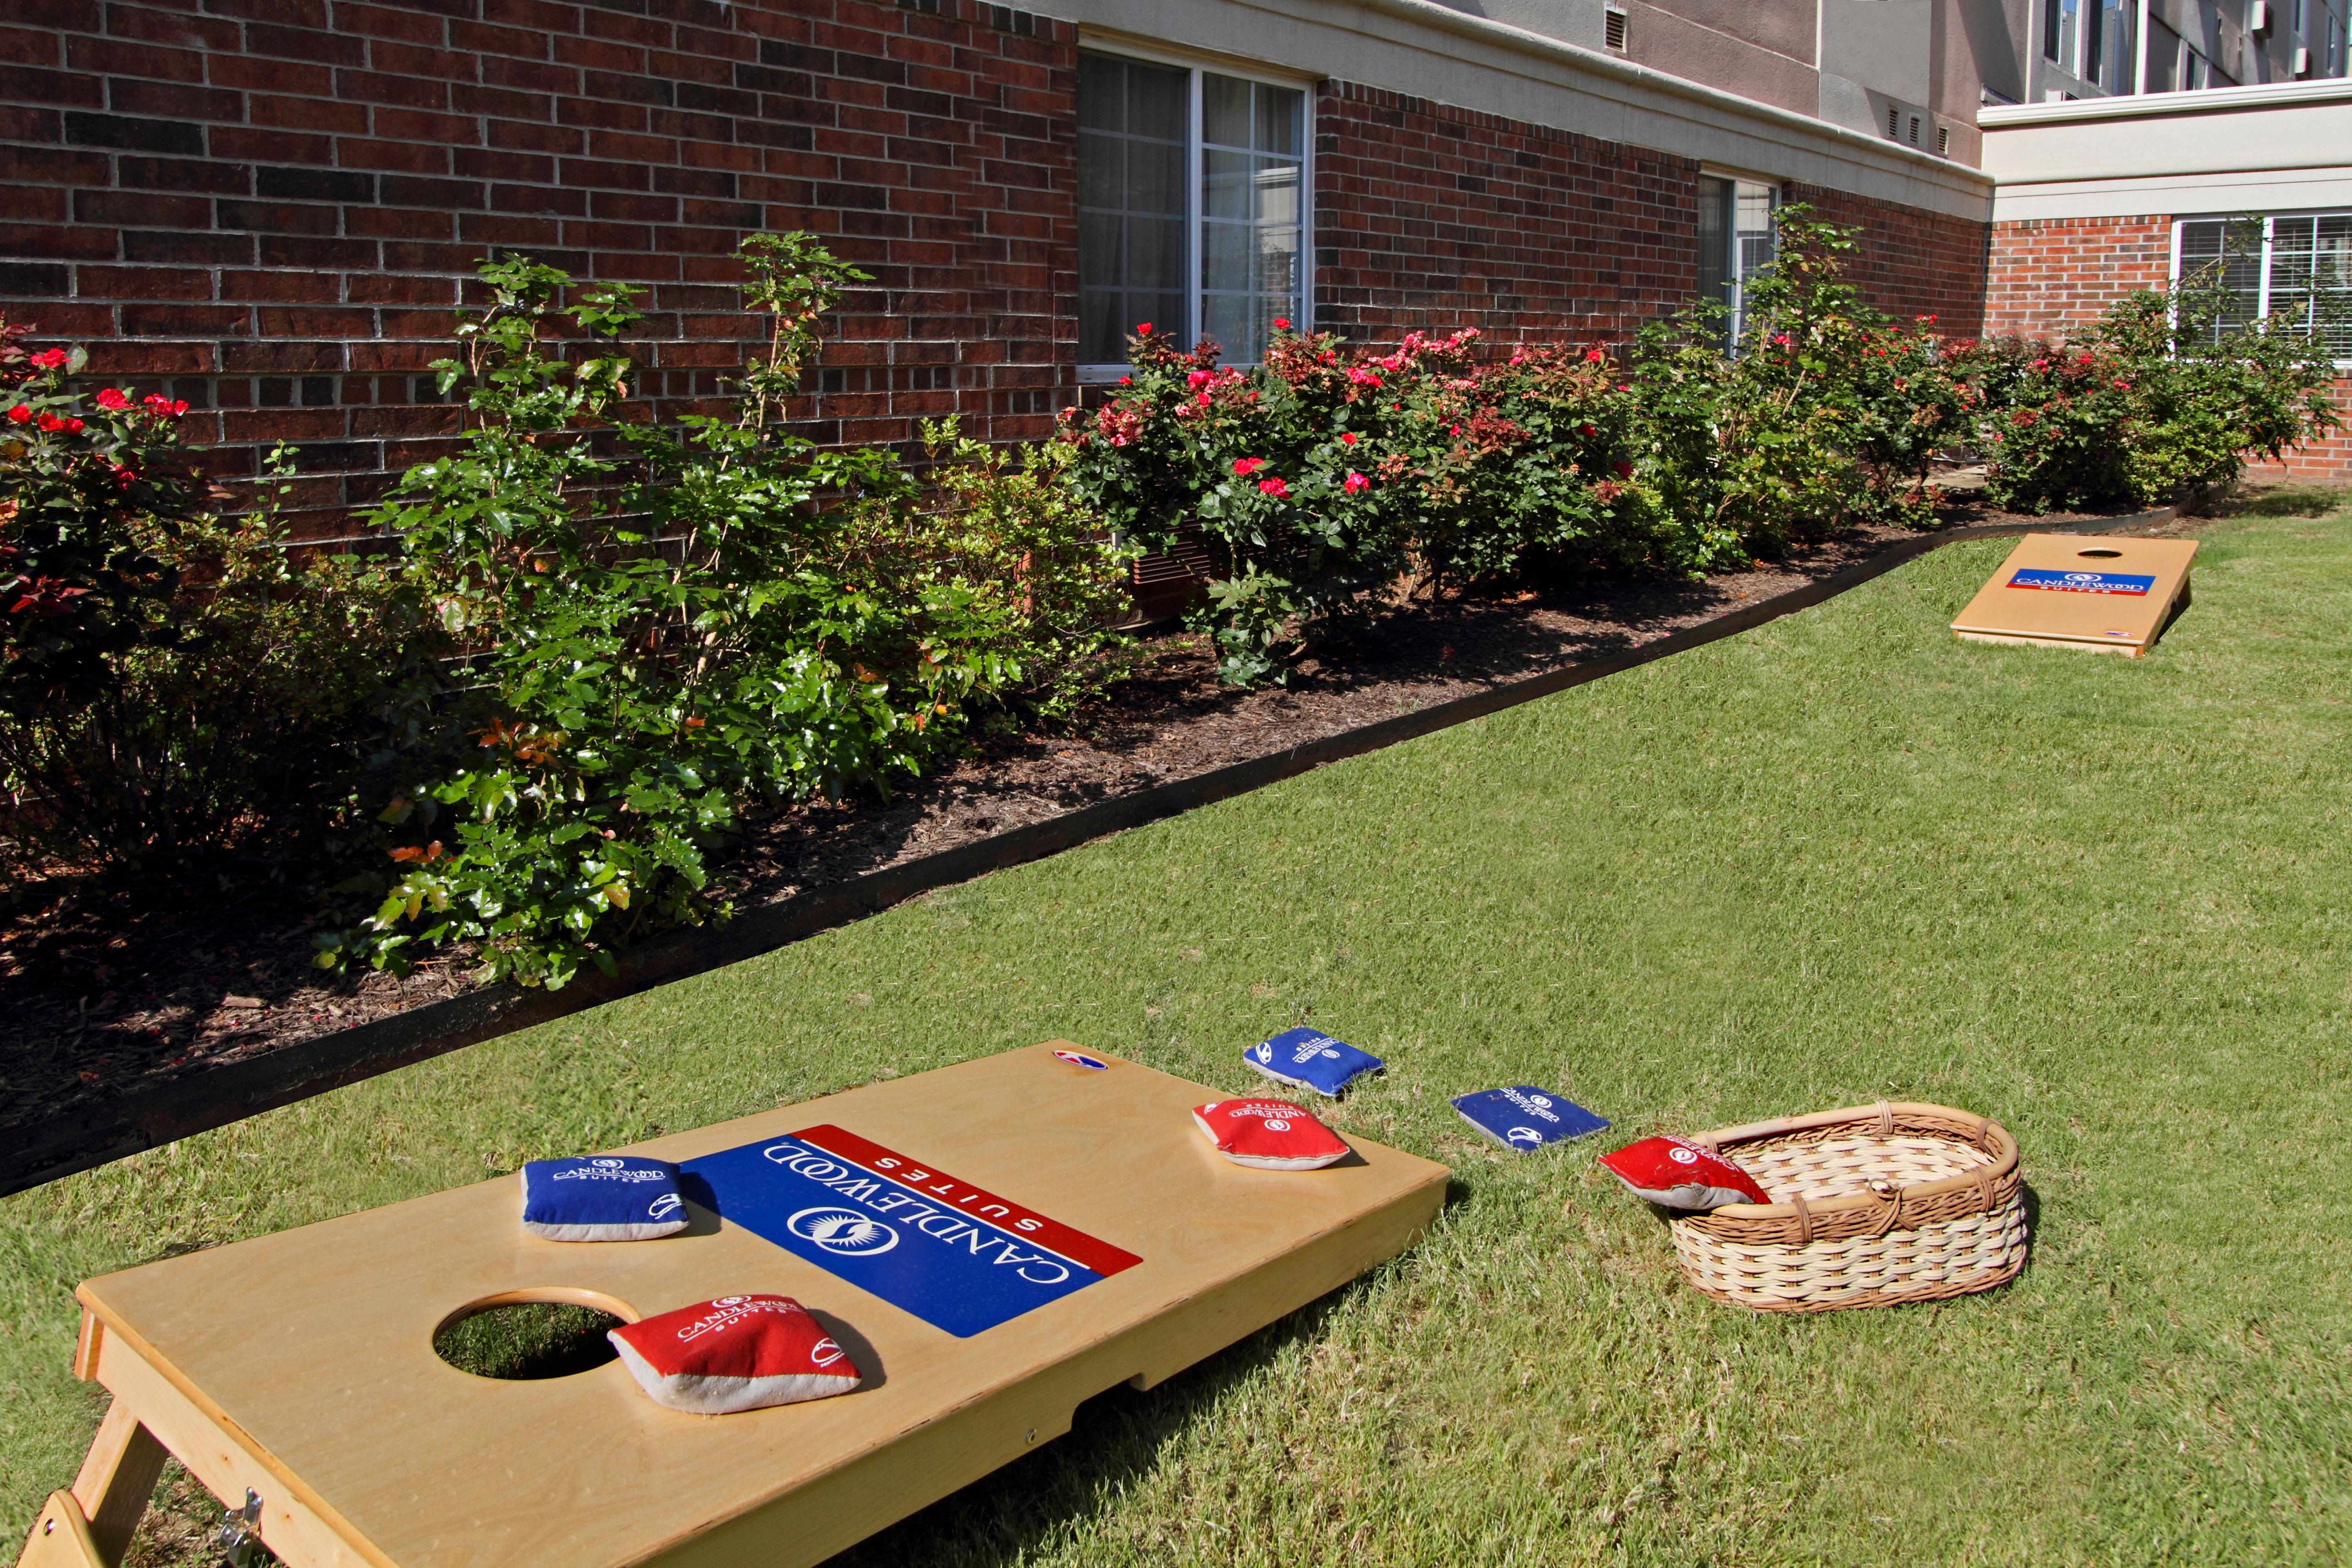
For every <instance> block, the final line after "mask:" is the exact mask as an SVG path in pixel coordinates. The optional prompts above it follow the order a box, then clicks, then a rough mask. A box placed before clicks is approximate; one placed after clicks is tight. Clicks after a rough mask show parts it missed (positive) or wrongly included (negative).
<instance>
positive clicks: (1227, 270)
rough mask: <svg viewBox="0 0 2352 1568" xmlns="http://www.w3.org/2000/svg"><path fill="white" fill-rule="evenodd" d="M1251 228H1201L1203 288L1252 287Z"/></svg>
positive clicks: (1214, 225)
mask: <svg viewBox="0 0 2352 1568" xmlns="http://www.w3.org/2000/svg"><path fill="white" fill-rule="evenodd" d="M1250 234H1251V229H1250V226H1249V225H1247V224H1243V223H1204V224H1202V226H1201V287H1202V288H1203V289H1247V288H1248V287H1249V286H1250ZM1218 341H1219V342H1223V339H1219V340H1218Z"/></svg>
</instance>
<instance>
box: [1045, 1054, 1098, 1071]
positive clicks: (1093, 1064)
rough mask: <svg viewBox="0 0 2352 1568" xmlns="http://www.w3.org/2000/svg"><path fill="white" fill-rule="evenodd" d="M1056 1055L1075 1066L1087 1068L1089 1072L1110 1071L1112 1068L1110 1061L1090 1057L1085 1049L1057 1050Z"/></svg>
mask: <svg viewBox="0 0 2352 1568" xmlns="http://www.w3.org/2000/svg"><path fill="white" fill-rule="evenodd" d="M1054 1055H1055V1056H1056V1057H1058V1058H1061V1059H1062V1060H1063V1061H1066V1062H1067V1063H1069V1064H1070V1065H1071V1066H1072V1067H1074V1068H1086V1069H1087V1070H1088V1071H1089V1072H1108V1070H1109V1069H1110V1063H1108V1062H1107V1061H1105V1060H1103V1059H1102V1058H1100V1057H1090V1056H1088V1055H1087V1053H1086V1052H1084V1051H1055V1053H1054Z"/></svg>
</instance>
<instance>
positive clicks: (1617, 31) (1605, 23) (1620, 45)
mask: <svg viewBox="0 0 2352 1568" xmlns="http://www.w3.org/2000/svg"><path fill="white" fill-rule="evenodd" d="M1601 15H1602V21H1601V31H1602V32H1603V34H1604V35H1605V36H1606V37H1607V38H1608V42H1609V47H1611V48H1612V49H1615V50H1617V51H1618V52H1620V53H1621V54H1622V52H1623V51H1624V48H1625V13H1624V12H1622V11H1620V10H1618V9H1616V8H1615V7H1614V6H1612V7H1611V8H1610V9H1609V10H1607V11H1605V12H1603V13H1602V14H1601Z"/></svg>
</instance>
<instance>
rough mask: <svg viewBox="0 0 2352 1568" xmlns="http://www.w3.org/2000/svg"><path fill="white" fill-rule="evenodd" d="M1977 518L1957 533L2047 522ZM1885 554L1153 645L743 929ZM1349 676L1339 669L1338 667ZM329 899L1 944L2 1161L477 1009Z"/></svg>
mask: <svg viewBox="0 0 2352 1568" xmlns="http://www.w3.org/2000/svg"><path fill="white" fill-rule="evenodd" d="M1946 521H1947V523H1948V525H1950V526H1959V525H1964V524H1983V523H1996V524H1998V523H2004V522H2012V521H2015V522H2028V521H2030V522H2032V523H2034V524H2037V525H2040V526H2045V527H2046V526H2050V525H2053V524H2055V523H2059V522H2062V521H2069V520H2067V519H2064V518H2058V517H2047V518H2040V519H2031V520H2028V519H2012V518H2009V517H2007V516H2005V515H2003V514H2000V513H1993V512H1984V511H1979V510H1973V509H1968V508H1956V509H1954V510H1952V511H1951V512H1950V513H1949V514H1948V517H1947V519H1946ZM1908 537H1911V536H1909V535H1906V534H1899V533H1896V532H1894V531H1865V532H1862V533H1857V534H1854V535H1851V536H1848V537H1846V538H1843V539H1840V540H1836V541H1833V542H1829V543H1825V544H1822V545H1818V546H1814V547H1811V548H1809V549H1806V550H1803V551H1801V552H1797V553H1794V554H1792V555H1791V556H1790V557H1789V558H1788V559H1786V560H1782V561H1778V562H1772V563H1765V564H1762V565H1759V566H1758V567H1756V568H1754V569H1753V570H1750V571H1746V572H1738V573H1731V574H1725V575H1723V576H1719V577H1714V578H1709V579H1707V580H1706V581H1705V582H1698V583H1692V582H1681V581H1674V580H1668V579H1658V578H1643V579H1627V580H1618V581H1608V582H1600V583H1593V584H1585V585H1582V586H1580V587H1578V588H1576V589H1574V590H1570V591H1565V592H1559V593H1553V594H1547V595H1533V594H1530V595H1520V596H1517V597H1511V598H1504V599H1485V600H1469V601H1463V602H1455V603H1445V604H1440V605H1430V606H1424V607H1414V608H1412V609H1410V610H1406V611H1402V612H1400V613H1397V614H1395V615H1392V616H1388V617H1387V618H1386V619H1385V620H1384V621H1383V622H1382V623H1381V625H1380V626H1378V628H1377V629H1376V631H1374V632H1373V633H1371V634H1370V635H1367V636H1364V637H1360V638H1359V639H1358V640H1357V642H1356V644H1355V646H1352V647H1343V648H1332V649H1328V650H1324V656H1323V658H1309V659H1308V660H1307V661H1306V662H1305V664H1304V665H1303V667H1302V668H1300V669H1299V670H1298V672H1297V676H1296V677H1295V678H1294V679H1293V682H1292V684H1291V685H1290V687H1289V688H1288V689H1270V690H1263V691H1256V692H1250V693H1236V692H1234V691H1230V690H1227V689H1223V688H1221V687H1220V686H1219V685H1218V684H1217V682H1216V679H1215V668H1214V660H1213V658H1212V657H1211V656H1210V654H1209V653H1208V652H1207V650H1206V647H1205V641H1204V639H1202V638H1201V637H1196V636H1192V635H1188V634H1184V633H1180V632H1169V633H1165V634H1162V635H1160V636H1157V637H1153V638H1152V639H1150V643H1149V645H1148V647H1147V650H1146V651H1147V655H1148V657H1147V658H1146V659H1145V662H1144V664H1143V666H1142V668H1141V670H1140V672H1139V675H1138V677H1137V678H1136V679H1133V680H1132V681H1130V682H1129V683H1128V684H1126V685H1124V686H1122V687H1120V688H1119V689H1118V690H1117V691H1116V692H1115V693H1114V694H1113V695H1112V696H1111V697H1110V698H1109V699H1108V700H1106V701H1104V702H1102V703H1101V704H1099V705H1098V706H1097V708H1095V709H1094V710H1091V711H1089V712H1087V713H1085V714H1083V715H1082V716H1081V717H1080V718H1079V720H1078V721H1076V722H1075V723H1074V724H1073V725H1072V726H1071V727H1070V728H1069V729H1068V731H1066V732H1063V733H1055V734H1029V735H1023V736H1019V737H1016V738H1012V739H1008V740H1004V741H1001V742H992V743H989V744H987V745H984V746H982V748H980V749H979V750H978V751H977V752H975V753H974V754H972V755H971V756H969V757H967V758H965V759H964V760H963V761H962V762H961V763H958V764H957V765H956V766H955V767H954V768H952V769H950V770H949V771H946V772H943V773H939V774H936V775H934V776H933V777H930V778H928V779H925V780H922V781H920V782H919V783H916V784H911V785H908V786H907V787H905V788H902V789H900V790H898V791H897V792H896V793H895V794H894V795H892V796H891V797H890V798H889V799H888V800H887V801H884V800H879V799H875V798H865V799H857V800H852V801H848V802H845V803H842V804H840V805H824V804H818V805H809V806H805V807H802V808H796V809H794V810H792V811H788V812H784V813H781V814H779V815H777V816H774V817H773V818H772V819H770V820H767V821H764V822H761V823H760V824H758V825H756V826H755V827H754V830H753V831H752V833H751V835H750V836H749V838H748V840H747V842H746V843H745V845H744V846H743V847H742V848H741V850H740V852H739V853H738V854H737V855H736V856H735V857H734V858H732V859H731V861H730V864H729V866H728V867H727V868H726V879H727V883H728V889H729V891H730V893H731V895H732V897H733V898H734V899H735V901H736V903H737V907H738V908H739V910H748V909H751V908H755V907H758V906H760V905H761V904H764V903H767V902H770V901H772V900H779V899H783V898H786V897H789V896H791V895H793V894H794V893H796V892H800V891H802V890H804V889H812V888H822V887H824V886H826V885H828V884H832V883H835V882H839V881H842V880H844V879H848V878H852V877H856V876H859V875H861V874H863V873H866V872H868V871H875V870H879V869H882V868H886V867H889V866H893V865H896V864H898V863H899V862H901V861H905V860H908V859H912V858H916V857H919V856H924V855H929V854H933V853H936V852H938V851H940V850H943V849H948V848H950V847H955V846H957V845H960V844H964V843H968V842H971V841H972V840H975V839H979V838H982V837H986V836H988V835H991V834H994V833H1000V832H1003V831H1004V830H1006V829H1009V828H1013V827H1019V826H1024V825H1026V824H1029V823H1034V822H1037V821H1040V820H1043V819H1045V818H1049V817H1053V816H1058V815H1060V814H1062V813H1065V812H1068V811H1072V810H1075V809H1076V808H1078V807H1081V806H1085V805H1092V804H1094V803H1096V802H1097V801H1103V800H1108V799H1113V798H1116V797H1118V796H1121V795H1129V794H1133V793H1135V792H1137V791H1139V790H1143V789H1147V788H1150V787H1151V786H1152V785H1155V784H1167V783H1169V782H1171V781H1173V780H1177V779H1182V778H1187V777H1191V776H1192V775H1195V774H1198V773H1206V772H1208V771H1210V770H1212V769H1214V768H1218V767H1222V766H1224V765H1226V764H1228V763H1236V762H1242V761H1246V760H1249V759H1252V758H1256V757H1262V756H1266V755H1269V754H1271V753H1275V752H1281V751H1284V750H1286V749H1287V748H1289V747H1291V746H1294V745H1297V744H1298V743H1300V742H1306V741H1311V740H1316V739H1319V738H1321V737H1324V736H1328V735H1333V734H1337V733H1339V732H1342V731H1349V730H1352V729H1357V728H1360V727H1361V726H1363V725H1366V724H1370V723H1373V722H1376V721H1380V720H1383V719H1387V718H1390V717H1391V716H1393V715H1396V714H1399V713H1404V712H1410V711H1412V710H1416V709H1421V708H1425V707H1428V706H1430V705H1432V704H1433V703H1438V702H1443V701H1446V700H1451V699H1454V698H1457V697H1463V696H1466V695H1469V694H1471V693H1473V692H1475V691H1478V690H1480V689H1485V688H1487V687H1491V686H1494V685H1496V684H1497V683H1500V682H1504V681H1510V680H1517V679H1525V678H1527V677H1528V676H1532V675H1536V674H1539V673H1542V672H1544V671H1547V670H1551V669H1558V668H1562V667H1566V666H1571V665H1575V664H1580V663H1584V662H1587V661H1590V660H1592V659H1596V658H1606V657H1608V656H1610V655H1612V654H1616V653H1620V652H1622V651H1625V650H1627V649H1629V648H1633V647H1639V646H1641V645H1643V644H1644V643H1648V642H1653V641H1654V640H1656V639H1657V638H1659V637H1664V636H1666V635H1668V634H1669V633H1672V632H1675V631H1678V630H1681V629H1683V628H1685V627H1687V626H1695V625H1697V624H1698V623H1701V622H1704V621H1707V620H1710V619H1713V618H1715V617H1717V616H1723V615H1726V614H1729V613H1731V612H1734V611H1737V610H1738V609H1739V608H1741V607H1742V606H1744V605H1751V604H1754V603H1756V602H1758V601H1759V600H1763V599H1769V598H1772V597H1774V596H1777V595H1780V594H1784V593H1787V592H1789V591H1790V590H1791V589H1794V588H1798V587H1801V586H1802V585H1804V584H1808V583H1811V582H1815V581H1818V580H1820V579H1821V578H1823V577H1826V576H1828V575H1830V574H1832V573H1835V572H1837V571H1839V570H1840V569H1842V568H1843V567H1845V566H1848V565H1850V564H1852V563H1855V562H1857V561H1860V560H1862V559H1864V558H1865V557H1868V556H1870V555H1872V554H1874V553H1875V552H1878V551H1880V550H1882V549H1884V548H1885V547H1886V546H1887V545H1889V544H1890V543H1892V542H1895V541H1896V540H1898V539H1903V538H1908ZM1326 659H1328V662H1325V660H1326ZM319 921H320V915H319V914H318V912H317V909H316V905H315V901H314V900H312V899H311V898H310V897H309V896H307V895H304V894H302V893H300V892H298V891H296V890H294V889H289V888H288V887H287V886H285V885H283V884H273V883H272V882H270V881H268V879H263V878H259V877H256V878H254V879H248V880H243V881H240V880H237V879H235V878H233V877H220V878H216V879H214V880H213V883H212V885H209V886H200V887H199V886H188V885H185V884H174V883H170V882H165V881H162V880H160V879H117V880H110V881H104V882H81V883H76V882H73V881H69V880H66V879H59V880H58V881H55V882H52V883H49V884H45V885H43V886H42V887H39V888H37V889H31V890H30V891H28V893H27V894H26V898H25V899H24V900H23V901H22V902H21V903H20V904H19V905H18V906H17V908H16V910H14V911H13V912H12V913H10V914H9V915H7V917H6V918H5V922H0V996H5V1002H6V1010H5V1022H0V1091H5V1101H0V1103H4V1104H5V1110H0V1142H5V1141H6V1140H7V1139H8V1137H9V1132H10V1130H11V1129H29V1128H31V1127H34V1126H37V1125H38V1124H40V1123H41V1122H43V1121H47V1120H49V1119H51V1118H54V1117H58V1116H64V1115H71V1114H79V1113H86V1112H87V1111H88V1110H90V1109H91V1108H93V1107H95V1106H97V1105H100V1104H102V1103H103V1102H106V1101H109V1100H117V1099H121V1098H123V1097H127V1096H131V1095H134V1094H144V1093H146V1092H148V1091H151V1090H153V1089H158V1088H160V1087H163V1086H164V1085H167V1084H172V1083H173V1082H174V1081H175V1080H181V1079H188V1078H191V1077H194V1076H195V1075H199V1074H202V1073H204V1072H205V1071H206V1070H207V1069H209V1068H216V1067H220V1066H224V1065H227V1064H231V1063H238V1062H244V1061H247V1060H250V1059H251V1058H255V1057H257V1056H260V1055H263V1054H265V1053H268V1052H271V1051H275V1050H278V1049H280V1048H282V1047H287V1046H289V1045H292V1044H294V1043H296V1042H298V1041H300V1040H305V1039H309V1038H311V1037H316V1036H320V1035H324V1034H328V1033H331V1032H332V1031H335V1030H338V1029H342V1028H347V1027H350V1026H352V1025H355V1024H360V1023H364V1022H367V1021H369V1020H371V1019H375V1018H381V1017H384V1016H389V1015H391V1014H394V1013H399V1012H404V1011H406V1010H408V1009H410V1008H413V1007H415V1006H418V1005H423V1004H425V1003H427V1002H431V1001H436V1000H439V999H440V998H443V997H446V996H452V995H456V994H459V993H461V992H464V991H465V990H467V988H468V987H469V986H470V985H471V984H472V981H471V979H470V976H469V973H468V970H469V968H470V964H469V963H468V961H467V959H466V958H465V957H464V956H463V955H455V956H450V957H445V958H441V959H436V960H434V961H431V962H427V963H422V964H419V965H418V966H417V968H416V970H415V972H414V973H411V974H409V975H408V976H407V977H405V978H395V977H394V976H391V975H388V974H376V973H370V974H367V975H364V976H362V977H358V978H337V977H334V976H331V975H326V974H322V973H320V971H319V970H317V969H315V968H313V967H311V965H310V952H311V942H310V933H311V931H312V930H313V929H314V927H315V926H316V925H317V924H318V923H319Z"/></svg>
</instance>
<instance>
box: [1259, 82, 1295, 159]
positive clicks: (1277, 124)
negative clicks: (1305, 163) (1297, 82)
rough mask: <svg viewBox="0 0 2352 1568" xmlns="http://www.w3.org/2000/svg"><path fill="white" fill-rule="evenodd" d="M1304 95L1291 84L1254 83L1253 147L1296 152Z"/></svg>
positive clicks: (1260, 150)
mask: <svg viewBox="0 0 2352 1568" xmlns="http://www.w3.org/2000/svg"><path fill="white" fill-rule="evenodd" d="M1306 98H1307V95H1306V94H1305V93H1303V92H1301V91H1300V90H1299V89H1297V88H1295V87H1268V86H1266V85H1265V83H1264V82H1260V83H1258V84H1257V142H1256V145H1257V150H1258V151H1259V152H1261V153H1287V154H1289V155H1290V156H1291V157H1293V158H1296V157H1297V156H1298V137H1299V132H1300V130H1301V128H1302V127H1301V122H1302V121H1305V119H1306V118H1307V116H1306V115H1305V114H1304V113H1302V112H1301V110H1302V107H1303V106H1304V104H1305V101H1306Z"/></svg>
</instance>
